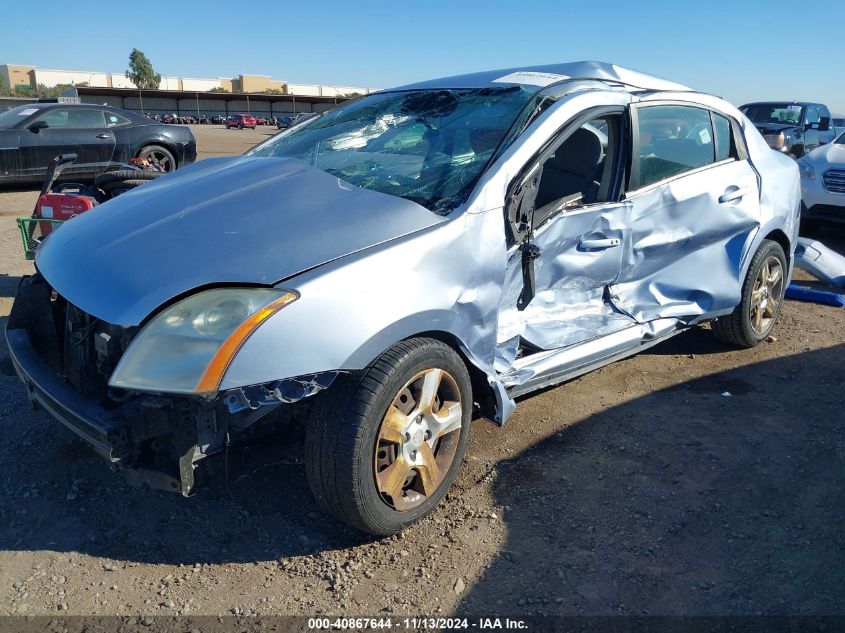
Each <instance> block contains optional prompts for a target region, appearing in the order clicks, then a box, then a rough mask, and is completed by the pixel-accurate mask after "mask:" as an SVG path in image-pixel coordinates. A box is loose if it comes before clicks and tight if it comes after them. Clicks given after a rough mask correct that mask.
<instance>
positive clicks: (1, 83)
mask: <svg viewBox="0 0 845 633" xmlns="http://www.w3.org/2000/svg"><path fill="white" fill-rule="evenodd" d="M12 94H13V91H12V88H11V86H9V84H8V83H7V82H6V78H5V77H0V97H9V96H11V95H12Z"/></svg>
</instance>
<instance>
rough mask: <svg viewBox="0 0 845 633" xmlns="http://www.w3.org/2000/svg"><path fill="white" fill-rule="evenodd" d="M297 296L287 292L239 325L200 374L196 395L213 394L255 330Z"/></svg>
mask: <svg viewBox="0 0 845 633" xmlns="http://www.w3.org/2000/svg"><path fill="white" fill-rule="evenodd" d="M296 299H297V295H296V294H295V293H293V292H289V293H287V294H285V295H283V296H282V297H280V298H278V299H276V300H275V301H274V302H273V303H270V304H268V305H267V306H265V307H263V308H261V309H260V310H258V311H257V312H256V313H255V314H253V315H252V316H250V317H249V318H248V319H247V320H246V321H244V322H243V323H241V324H240V325H239V326H238V327H237V328H236V329H235V331H234V332H232V333H231V334H230V335H229V337H228V338H227V339H226V340H225V341H224V342H223V345H221V346H220V348H219V349H218V350H217V352H216V353H215V354H214V357H213V358H212V359H211V362H210V363H209V364H208V367H206V368H205V371H204V372H203V374H202V377H201V378H200V380H199V382H198V383H197V389H196V391H197V393H213V392H216V391H217V389H218V388H219V387H220V381H222V380H223V374H225V373H226V370H227V369H228V368H229V364H230V363H231V362H232V359H233V358H234V357H235V354H237V352H238V350H239V349H240V348H241V346H243V344H244V342H245V341H246V340H247V339H248V338H249V337H250V335H251V334H252V333H253V332H254V331H255V329H256V328H257V327H258V326H259V325H261V323H263V322H264V321H266V320H267V319H268V318H270V317H271V316H273V315H274V314H275V313H276V312H278V311H279V310H281V309H282V308H284V307H285V306H286V305H289V304H291V303H293V302H294V301H296Z"/></svg>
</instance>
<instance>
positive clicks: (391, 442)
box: [373, 369, 463, 512]
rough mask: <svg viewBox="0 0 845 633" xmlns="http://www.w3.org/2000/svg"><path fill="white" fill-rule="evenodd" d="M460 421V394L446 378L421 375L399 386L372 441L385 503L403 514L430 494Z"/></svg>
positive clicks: (432, 372) (436, 372)
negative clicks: (376, 437) (374, 439)
mask: <svg viewBox="0 0 845 633" xmlns="http://www.w3.org/2000/svg"><path fill="white" fill-rule="evenodd" d="M462 419H463V406H462V403H461V392H460V390H459V389H458V383H457V382H456V381H455V379H454V378H453V377H452V376H451V375H450V374H449V373H448V372H446V371H443V370H442V369H426V370H424V371H421V372H419V373H418V374H416V375H415V376H414V377H413V378H411V379H410V380H409V381H408V382H407V383H405V386H404V387H402V389H400V390H399V393H397V394H396V397H395V398H394V399H393V402H392V403H391V405H390V406H389V407H388V409H387V413H385V415H384V419H383V420H382V422H381V428H380V429H379V434H378V440H376V450H375V457H374V464H373V466H374V473H375V479H376V487H377V488H378V491H379V493H381V497H382V499H383V500H384V501H385V503H387V504H388V505H390V506H391V507H392V508H394V509H395V510H398V511H399V512H407V511H408V510H411V509H413V508H415V507H417V506H418V505H420V504H421V503H423V502H424V501H425V500H426V499H428V498H429V497H431V496H432V495H433V494H434V493H435V491H436V490H437V489H438V488H439V487H440V484H441V483H442V481H443V478H444V477H445V476H446V473H448V472H449V469H450V467H451V466H452V462H453V461H454V459H455V453H456V452H457V449H458V443H459V441H460V436H461V424H462Z"/></svg>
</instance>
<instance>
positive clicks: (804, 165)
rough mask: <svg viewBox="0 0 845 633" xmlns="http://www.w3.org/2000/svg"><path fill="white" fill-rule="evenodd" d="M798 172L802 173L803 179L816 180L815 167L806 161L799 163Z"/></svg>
mask: <svg viewBox="0 0 845 633" xmlns="http://www.w3.org/2000/svg"><path fill="white" fill-rule="evenodd" d="M798 170H799V171H800V172H801V177H802V178H807V179H809V180H815V179H816V170H815V169H813V166H812V165H811V164H810V163H808V162H807V161H805V160H799V161H798Z"/></svg>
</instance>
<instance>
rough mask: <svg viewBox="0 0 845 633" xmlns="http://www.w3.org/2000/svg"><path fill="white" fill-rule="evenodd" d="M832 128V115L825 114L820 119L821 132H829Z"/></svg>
mask: <svg viewBox="0 0 845 633" xmlns="http://www.w3.org/2000/svg"><path fill="white" fill-rule="evenodd" d="M829 129H830V117H829V116H823V117H821V118H820V119H819V132H827V131H828V130H829Z"/></svg>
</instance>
